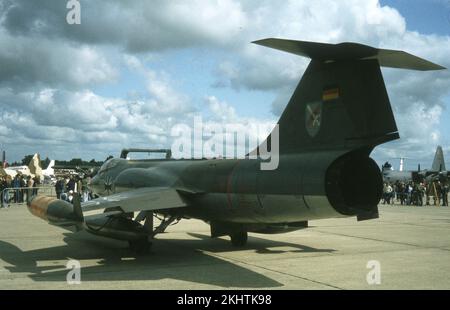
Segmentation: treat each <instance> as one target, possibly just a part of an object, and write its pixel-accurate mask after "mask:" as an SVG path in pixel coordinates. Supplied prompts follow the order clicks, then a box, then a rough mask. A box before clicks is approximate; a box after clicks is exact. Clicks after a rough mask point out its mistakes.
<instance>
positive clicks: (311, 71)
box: [253, 39, 444, 154]
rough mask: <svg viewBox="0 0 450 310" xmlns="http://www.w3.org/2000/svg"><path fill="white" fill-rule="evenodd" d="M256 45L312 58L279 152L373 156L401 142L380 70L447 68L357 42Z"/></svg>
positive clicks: (285, 121) (289, 110)
mask: <svg viewBox="0 0 450 310" xmlns="http://www.w3.org/2000/svg"><path fill="white" fill-rule="evenodd" d="M253 43H256V44H259V45H263V46H266V47H271V48H275V49H279V50H282V51H286V52H289V53H293V54H296V55H300V56H305V57H309V58H311V59H312V60H311V62H310V64H309V66H308V68H307V69H306V72H305V73H304V75H303V77H302V79H301V81H300V83H299V84H298V86H297V88H296V90H295V92H294V94H293V95H292V97H291V99H290V101H289V103H288V105H287V106H286V108H285V110H284V112H283V114H282V116H281V118H280V120H279V122H278V125H279V128H278V130H279V152H280V154H283V153H284V154H286V153H296V152H304V151H308V150H320V149H337V148H342V149H348V150H355V149H362V148H364V149H367V150H369V152H370V151H371V150H372V149H373V147H375V146H376V145H378V144H381V143H384V142H387V141H391V140H394V139H398V138H399V134H398V130H397V125H396V123H395V119H394V115H393V113H392V108H391V104H390V101H389V97H388V94H387V91H386V88H385V84H384V80H383V76H382V74H381V70H380V66H386V67H393V68H403V69H415V70H438V69H444V68H443V67H441V66H439V65H436V64H433V63H431V62H429V61H426V60H424V59H421V58H419V57H416V56H413V55H410V54H408V53H405V52H402V51H392V50H383V49H376V48H373V47H370V46H366V45H361V44H356V43H341V44H325V43H315V42H305V41H292V40H282V39H265V40H260V41H255V42H253ZM269 139H270V137H269Z"/></svg>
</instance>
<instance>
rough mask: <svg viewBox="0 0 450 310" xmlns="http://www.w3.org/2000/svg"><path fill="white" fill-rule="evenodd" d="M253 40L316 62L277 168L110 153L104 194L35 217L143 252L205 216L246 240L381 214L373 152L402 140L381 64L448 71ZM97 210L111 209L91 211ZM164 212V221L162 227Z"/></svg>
mask: <svg viewBox="0 0 450 310" xmlns="http://www.w3.org/2000/svg"><path fill="white" fill-rule="evenodd" d="M253 43H256V44H259V45H262V46H266V47H270V48H274V49H278V50H282V51H285V52H289V53H293V54H296V55H300V56H304V57H309V58H311V62H310V64H309V66H308V68H307V69H306V72H305V74H304V75H303V77H302V79H301V81H300V83H299V85H298V86H297V88H296V90H295V92H294V94H293V96H292V98H291V99H290V101H289V103H288V105H287V106H286V108H285V110H284V112H283V114H282V116H281V118H280V120H279V121H278V127H277V130H278V134H279V145H278V147H279V165H278V168H277V169H275V170H262V169H261V163H262V162H263V160H262V159H261V158H257V159H227V160H224V159H210V160H194V159H193V160H173V159H165V160H147V161H137V160H126V159H123V158H117V159H110V160H108V161H107V162H105V163H104V164H103V166H102V167H101V169H100V170H99V172H98V174H97V175H96V176H95V177H94V178H93V180H92V182H91V184H90V187H91V188H92V190H93V191H94V192H95V193H96V194H97V195H99V196H101V197H100V198H98V199H95V200H92V201H89V202H84V203H80V202H79V200H78V199H76V200H75V202H74V204H73V205H72V204H69V203H67V202H64V201H61V200H57V199H54V198H50V197H44V196H37V197H35V198H34V199H32V200H31V201H30V202H29V204H28V208H29V210H30V211H31V213H33V214H34V215H36V216H38V217H41V218H42V219H45V220H47V221H48V222H49V223H50V224H53V225H57V226H60V227H64V228H68V229H73V230H82V229H84V230H87V231H88V232H90V233H93V234H96V235H100V236H104V237H109V238H116V239H121V240H127V241H128V242H129V244H130V246H131V248H132V249H135V250H137V251H145V250H146V249H148V247H149V244H150V241H151V239H152V238H153V237H154V236H155V235H157V234H158V233H161V232H163V231H164V230H165V229H166V227H167V226H168V225H169V224H171V223H173V222H175V221H178V220H180V219H189V218H196V219H201V220H204V221H205V222H207V223H209V224H210V226H211V236H212V237H220V236H227V235H228V236H230V237H231V242H232V244H233V245H235V246H243V245H244V244H246V242H247V233H248V232H256V233H282V232H286V231H292V230H298V229H303V228H306V227H307V226H308V225H307V223H308V221H309V220H316V219H325V218H334V217H350V216H356V217H357V219H358V220H368V219H374V218H377V217H378V208H377V204H378V202H379V200H380V198H381V195H382V182H383V180H382V176H381V173H380V169H379V168H378V165H377V164H376V163H375V161H374V160H372V159H371V158H370V157H369V155H370V153H371V152H372V150H373V149H374V147H375V146H377V145H379V144H382V143H385V142H387V141H391V140H394V139H398V138H399V134H398V130H397V126H396V123H395V119H394V115H393V113H392V109H391V105H390V102H389V98H388V94H387V91H386V88H385V85H384V81H383V77H382V74H381V70H380V66H384V67H391V68H400V69H413V70H423V71H425V70H440V69H445V68H443V67H441V66H439V65H436V64H433V63H431V62H429V61H426V60H424V59H421V58H419V57H416V56H413V55H410V54H408V53H405V52H402V51H395V50H386V49H377V48H373V47H370V46H366V45H362V44H356V43H341V44H324V43H315V42H305V41H292V40H283V39H264V40H260V41H256V42H253ZM273 134H274V132H272V133H271V134H270V135H269V137H268V138H267V141H269V140H273V139H272V135H273ZM256 153H259V149H257V150H256ZM92 210H103V213H101V214H96V215H87V214H86V213H87V212H88V211H92ZM135 213H137V216H136V217H134V215H135ZM155 214H158V215H160V216H162V217H163V220H162V222H161V224H160V225H159V226H158V227H156V228H154V227H153V217H154V215H155ZM142 222H143V224H141V223H142Z"/></svg>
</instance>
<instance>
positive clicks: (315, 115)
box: [305, 101, 322, 138]
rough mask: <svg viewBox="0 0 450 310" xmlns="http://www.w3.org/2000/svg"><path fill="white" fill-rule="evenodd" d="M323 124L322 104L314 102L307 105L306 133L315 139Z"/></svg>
mask: <svg viewBox="0 0 450 310" xmlns="http://www.w3.org/2000/svg"><path fill="white" fill-rule="evenodd" d="M321 123H322V102H320V101H318V102H312V103H308V104H307V105H306V111H305V125H306V131H307V132H308V134H309V135H310V137H311V138H314V137H315V136H316V135H317V134H318V133H319V130H320V125H321Z"/></svg>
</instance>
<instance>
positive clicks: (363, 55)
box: [253, 38, 445, 71]
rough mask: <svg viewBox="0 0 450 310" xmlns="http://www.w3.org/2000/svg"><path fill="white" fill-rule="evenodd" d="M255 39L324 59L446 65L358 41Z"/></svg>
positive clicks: (410, 65) (384, 64) (425, 68)
mask: <svg viewBox="0 0 450 310" xmlns="http://www.w3.org/2000/svg"><path fill="white" fill-rule="evenodd" d="M253 43H255V44H258V45H262V46H266V47H270V48H274V49H278V50H281V51H285V52H288V53H292V54H295V55H299V56H304V57H309V58H311V59H314V60H321V61H324V62H326V61H330V62H332V61H342V60H355V59H361V60H365V59H377V60H378V62H379V64H380V66H382V67H389V68H399V69H411V70H419V71H429V70H442V69H445V68H444V67H442V66H440V65H437V64H434V63H432V62H429V61H428V60H425V59H422V58H420V57H417V56H414V55H411V54H408V53H406V52H403V51H396V50H388V49H378V48H374V47H371V46H367V45H363V44H358V43H340V44H329V43H316V42H307V41H294V40H284V39H273V38H270V39H264V40H259V41H254V42H253Z"/></svg>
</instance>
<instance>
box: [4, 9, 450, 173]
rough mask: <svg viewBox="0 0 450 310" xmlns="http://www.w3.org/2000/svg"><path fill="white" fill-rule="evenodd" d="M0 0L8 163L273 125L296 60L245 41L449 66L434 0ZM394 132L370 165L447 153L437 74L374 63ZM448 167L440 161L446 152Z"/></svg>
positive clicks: (444, 13) (445, 83)
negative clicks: (232, 126) (316, 45)
mask: <svg viewBox="0 0 450 310" xmlns="http://www.w3.org/2000/svg"><path fill="white" fill-rule="evenodd" d="M80 2H81V24H80V25H69V24H68V23H67V22H66V15H67V12H68V10H67V9H66V3H67V1H65V0H54V1H50V0H41V1H26V0H24V1H21V0H0V149H5V150H6V151H7V159H8V161H14V160H20V159H21V158H22V157H23V156H24V155H26V154H32V153H34V152H39V153H40V154H41V157H46V156H48V157H50V158H56V159H71V158H74V157H81V158H83V159H86V160H90V159H92V158H95V159H97V160H103V159H104V158H105V157H106V156H107V155H109V154H112V155H115V156H117V155H118V154H119V152H120V150H121V149H122V148H123V147H170V145H171V143H172V140H171V137H170V136H169V135H168V134H169V133H170V129H171V128H172V127H173V125H175V124H178V123H186V124H192V118H193V117H194V116H195V115H200V116H202V117H203V120H204V121H205V122H210V123H214V122H218V123H221V122H228V123H230V122H231V123H238V124H244V125H245V126H248V125H250V124H262V125H264V126H270V125H271V124H273V123H275V122H276V121H277V119H278V117H279V115H280V113H281V112H282V110H283V108H284V107H285V105H286V104H287V102H288V100H289V97H290V95H291V94H292V92H293V90H294V88H295V86H296V84H297V82H298V80H299V78H300V76H301V75H302V74H303V72H304V70H305V68H306V65H307V63H308V60H307V59H302V58H300V57H296V56H291V55H289V54H285V53H282V52H278V51H274V50H270V49H266V48H263V47H260V46H257V45H254V44H250V42H251V41H254V40H258V39H263V38H267V37H279V38H289V39H298V40H308V41H321V42H329V43H339V42H343V41H353V42H359V43H364V44H369V45H372V46H375V47H381V48H390V49H401V50H406V51H408V52H409V53H412V54H415V55H418V56H420V57H423V58H426V59H429V60H431V61H433V62H436V63H438V64H440V65H443V66H445V67H448V68H450V57H449V55H450V1H447V0H380V1H378V0H345V1H344V0H340V1H322V0H315V1H309V0H305V1H301V0H296V1H276V0H241V1H239V0H204V1H202V0H191V1H181V0H180V1H175V0H173V1H166V0H159V1H158V0H154V1H137V0H136V1H119V0H117V1H98V0H96V1H87V0H81V1H80ZM383 74H384V77H385V80H386V84H387V89H388V93H389V96H390V99H391V102H392V105H393V108H394V113H395V117H396V120H397V125H398V127H399V130H400V134H401V139H400V140H399V141H396V142H391V143H388V144H385V145H383V146H381V147H378V148H377V149H376V150H375V151H374V153H373V157H374V158H375V159H376V160H377V161H378V162H382V161H384V160H390V161H392V162H393V163H397V162H398V160H396V159H395V158H396V157H408V158H410V159H409V160H408V161H407V165H409V168H411V169H413V168H415V167H416V165H417V163H418V162H420V163H421V164H422V165H423V166H424V167H427V166H429V165H430V162H431V160H432V157H433V154H434V151H435V148H436V146H437V145H438V144H442V145H443V146H444V151H445V155H446V156H447V158H449V157H450V112H449V109H450V73H449V70H446V71H438V72H427V73H422V72H414V71H411V72H410V71H405V70H393V69H383ZM447 161H448V160H447Z"/></svg>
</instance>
